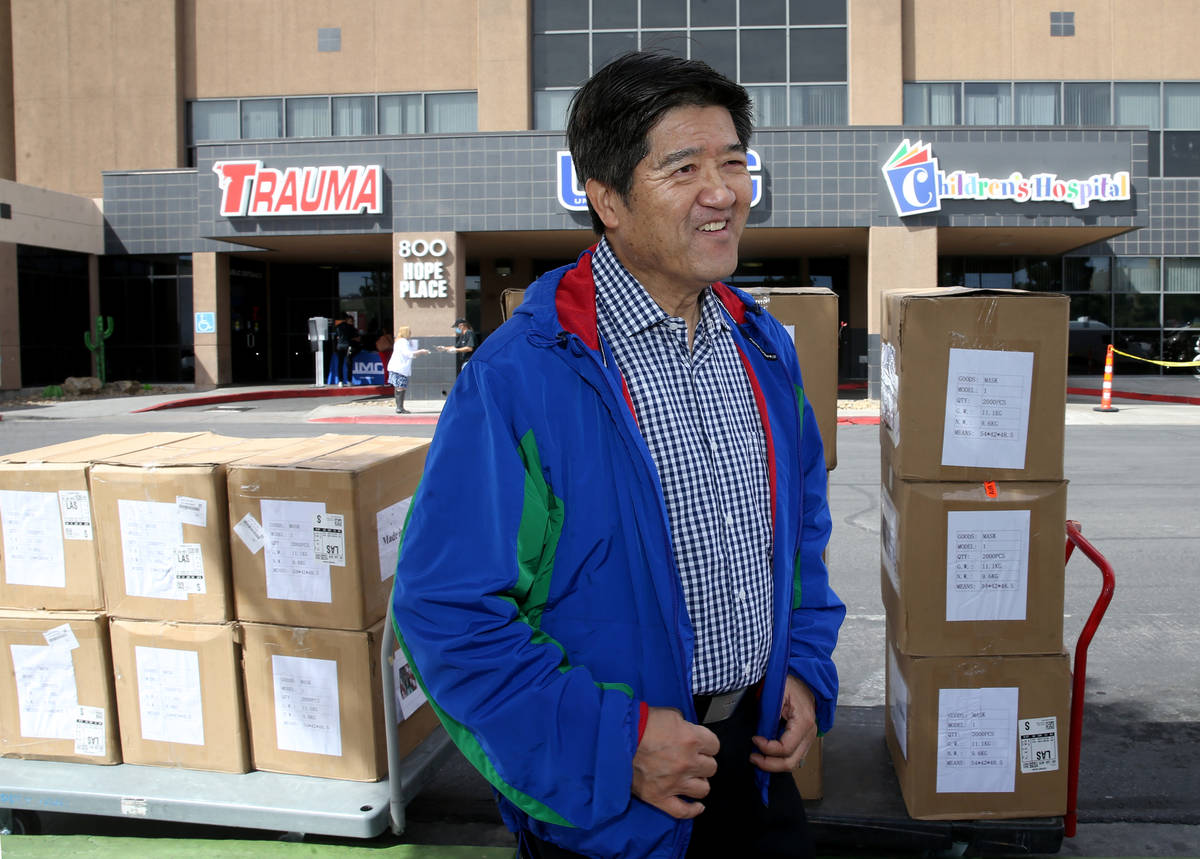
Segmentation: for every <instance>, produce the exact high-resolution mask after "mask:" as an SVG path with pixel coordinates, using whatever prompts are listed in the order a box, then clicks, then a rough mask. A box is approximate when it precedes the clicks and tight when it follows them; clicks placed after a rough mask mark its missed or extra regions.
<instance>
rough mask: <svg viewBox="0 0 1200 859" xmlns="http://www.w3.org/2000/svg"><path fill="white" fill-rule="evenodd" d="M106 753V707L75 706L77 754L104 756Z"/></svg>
mask: <svg viewBox="0 0 1200 859" xmlns="http://www.w3.org/2000/svg"><path fill="white" fill-rule="evenodd" d="M104 753H105V742H104V708H103V707H85V706H83V705H82V704H80V705H79V706H78V707H76V708H75V754H77V755H88V756H89V757H96V758H102V757H104Z"/></svg>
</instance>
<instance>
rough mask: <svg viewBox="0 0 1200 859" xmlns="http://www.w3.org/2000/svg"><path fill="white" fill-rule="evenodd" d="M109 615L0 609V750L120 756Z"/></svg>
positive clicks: (64, 757)
mask: <svg viewBox="0 0 1200 859" xmlns="http://www.w3.org/2000/svg"><path fill="white" fill-rule="evenodd" d="M110 659H111V657H110V652H109V646H108V620H107V619H106V618H105V616H104V615H103V614H101V613H99V612H22V611H4V612H0V756H2V757H6V758H33V759H37V760H44V761H73V762H77V763H90V764H116V763H120V762H121V744H120V741H119V738H118V735H117V705H116V698H115V696H114V692H113V681H112V670H111V667H110V665H111V662H110Z"/></svg>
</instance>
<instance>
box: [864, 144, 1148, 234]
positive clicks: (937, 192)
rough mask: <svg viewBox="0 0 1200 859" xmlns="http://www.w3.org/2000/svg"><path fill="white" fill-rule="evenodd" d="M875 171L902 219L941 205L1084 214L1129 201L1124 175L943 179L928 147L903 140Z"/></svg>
mask: <svg viewBox="0 0 1200 859" xmlns="http://www.w3.org/2000/svg"><path fill="white" fill-rule="evenodd" d="M880 169H881V170H882V172H883V179H884V182H885V183H886V184H887V189H888V193H889V194H891V196H892V204H893V205H894V206H895V207H896V214H897V215H899V216H900V217H902V218H903V217H907V216H908V215H919V214H923V213H925V212H936V211H938V210H940V209H941V208H942V200H1012V201H1013V202H1016V203H1030V202H1033V203H1047V202H1050V203H1069V204H1070V205H1072V206H1073V207H1075V208H1076V209H1086V208H1087V207H1088V206H1090V205H1091V204H1092V203H1107V202H1110V201H1113V200H1128V199H1129V171H1128V170H1119V171H1117V172H1116V173H1094V174H1092V175H1091V176H1089V177H1087V178H1080V179H1060V178H1059V176H1058V174H1057V173H1034V174H1032V175H1030V176H1026V175H1024V174H1023V173H1021V172H1020V171H1019V170H1018V171H1014V172H1012V173H1010V174H1009V175H1008V176H1006V177H1003V178H995V179H993V178H988V177H986V176H981V175H979V174H978V173H973V172H969V171H966V170H954V171H951V172H950V173H947V172H945V171H944V170H942V169H941V168H940V167H939V166H938V160H937V158H935V157H934V156H933V152H932V149H931V145H930V144H928V143H923V142H922V141H920V140H918V141H917V142H916V143H911V142H910V141H909V140H908V139H907V138H906V139H904V140H902V141H900V145H899V146H897V147H896V149H895V151H894V152H893V153H892V155H891V157H890V158H888V160H887V161H886V162H885V163H884V165H883V166H882V167H881V168H880Z"/></svg>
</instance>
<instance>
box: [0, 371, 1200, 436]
mask: <svg viewBox="0 0 1200 859" xmlns="http://www.w3.org/2000/svg"><path fill="white" fill-rule="evenodd" d="M1101 383H1102V377H1100V376H1071V377H1069V378H1068V380H1067V423H1068V424H1107V423H1114V424H1121V423H1127V424H1138V423H1142V424H1144V423H1167V424H1171V423H1189V424H1190V423H1200V408H1198V407H1200V377H1197V376H1192V375H1174V376H1126V377H1124V378H1121V379H1118V380H1115V381H1114V383H1113V394H1112V404H1113V406H1114V407H1115V410H1114V411H1113V412H1110V413H1101V412H1097V411H1095V407H1097V406H1099V405H1100V393H1101ZM838 394H839V399H838V423H841V424H864V423H865V424H877V423H878V422H879V401H878V400H871V399H867V397H866V395H867V390H866V386H865V383H858V384H855V383H851V384H850V385H844V386H842V389H841V390H839V392H838ZM271 400H280V401H293V402H292V405H291V407H290V408H289V409H288V411H294V413H295V416H296V420H297V421H305V422H312V423H329V424H339V423H352V424H410V425H412V424H416V425H421V424H425V425H430V424H436V423H437V419H438V415H440V414H441V410H442V406H443V405H444V401H442V400H410V401H408V402H407V403H406V404H405V405H406V407H407V408H408V410H409V412H410V414H407V415H397V414H396V413H395V405H394V402H393V400H392V389H391V388H390V387H387V386H360V387H354V388H337V387H329V386H321V387H317V386H314V385H312V384H278V385H270V384H267V385H250V386H231V387H225V388H217V389H214V390H207V391H197V390H194V389H185V390H182V391H177V392H172V393H148V394H142V395H139V396H131V397H120V396H116V397H96V398H91V399H78V400H45V401H41V400H38V401H36V404H30V403H29V402H26V403H21V404H19V405H14V404H7V403H4V402H0V420H22V419H46V418H53V419H71V418H74V419H88V418H103V417H113V416H119V415H135V414H143V413H148V412H160V411H164V410H168V409H182V408H202V407H209V408H212V409H221V408H222V407H229V408H233V407H235V406H236V404H237V403H245V402H259V403H263V404H264V405H260V406H259V409H260V410H263V411H269V410H270V408H269V405H266V403H268V402H269V401H271ZM296 400H302V401H309V402H311V403H312V408H311V409H310V410H303V409H301V410H296V408H295V402H294V401H296ZM281 410H282V409H281Z"/></svg>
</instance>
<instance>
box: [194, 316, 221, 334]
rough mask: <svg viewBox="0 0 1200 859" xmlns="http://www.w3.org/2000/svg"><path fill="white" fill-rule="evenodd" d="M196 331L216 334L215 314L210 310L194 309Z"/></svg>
mask: <svg viewBox="0 0 1200 859" xmlns="http://www.w3.org/2000/svg"><path fill="white" fill-rule="evenodd" d="M196 333H197V334H216V333H217V314H216V313H215V312H214V311H212V310H197V311H196Z"/></svg>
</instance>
